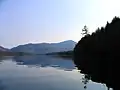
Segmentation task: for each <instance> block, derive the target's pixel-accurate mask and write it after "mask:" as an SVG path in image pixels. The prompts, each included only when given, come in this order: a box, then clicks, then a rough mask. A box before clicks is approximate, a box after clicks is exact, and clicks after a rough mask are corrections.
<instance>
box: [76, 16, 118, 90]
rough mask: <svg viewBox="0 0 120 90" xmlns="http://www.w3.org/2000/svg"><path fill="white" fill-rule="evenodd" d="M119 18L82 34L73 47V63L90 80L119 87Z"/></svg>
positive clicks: (115, 87) (114, 87) (115, 89)
mask: <svg viewBox="0 0 120 90" xmlns="http://www.w3.org/2000/svg"><path fill="white" fill-rule="evenodd" d="M119 60H120V18H119V17H114V18H113V20H112V22H111V23H108V22H107V24H106V26H105V27H101V28H98V29H97V30H96V32H94V33H92V34H91V35H86V36H84V37H83V38H82V39H81V40H80V41H79V42H78V43H77V44H76V46H75V48H74V63H75V64H76V66H77V67H78V69H80V70H81V73H84V74H87V75H89V77H90V78H91V80H92V81H95V82H99V83H105V84H106V85H107V86H108V87H111V88H113V89H114V90H117V89H118V88H119V86H118V84H119V83H118V82H117V81H119V72H120V70H119V68H120V65H119Z"/></svg>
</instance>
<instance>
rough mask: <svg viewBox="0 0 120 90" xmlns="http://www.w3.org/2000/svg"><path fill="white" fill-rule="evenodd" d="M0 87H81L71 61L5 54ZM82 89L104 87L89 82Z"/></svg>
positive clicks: (64, 89) (31, 89)
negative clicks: (7, 56)
mask: <svg viewBox="0 0 120 90" xmlns="http://www.w3.org/2000/svg"><path fill="white" fill-rule="evenodd" d="M0 90H85V89H84V84H83V83H82V75H81V74H80V73H79V72H78V71H77V70H76V69H75V67H74V64H73V62H72V60H70V59H63V58H56V57H48V56H22V57H11V58H10V57H9V58H2V59H1V60H0ZM86 90H106V87H105V85H102V84H98V83H94V82H89V83H88V84H87V89H86Z"/></svg>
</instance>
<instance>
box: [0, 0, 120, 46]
mask: <svg viewBox="0 0 120 90" xmlns="http://www.w3.org/2000/svg"><path fill="white" fill-rule="evenodd" d="M0 1H1V0H0ZM119 3H120V1H119V0H2V1H1V2H0V45H1V46H4V47H8V48H10V47H13V46H16V45H19V44H25V43H41V42H59V41H64V40H74V41H78V40H80V38H81V30H82V28H83V27H84V25H87V26H88V28H89V31H90V32H93V31H95V30H96V29H97V28H98V27H101V26H105V24H106V22H107V21H109V22H111V20H112V18H113V17H114V16H120V5H119Z"/></svg>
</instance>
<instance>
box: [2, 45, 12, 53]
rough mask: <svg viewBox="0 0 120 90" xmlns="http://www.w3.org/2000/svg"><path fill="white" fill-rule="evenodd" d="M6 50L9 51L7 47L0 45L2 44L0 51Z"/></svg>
mask: <svg viewBox="0 0 120 90" xmlns="http://www.w3.org/2000/svg"><path fill="white" fill-rule="evenodd" d="M6 51H10V50H9V49H7V48H4V47H2V46H0V52H6Z"/></svg>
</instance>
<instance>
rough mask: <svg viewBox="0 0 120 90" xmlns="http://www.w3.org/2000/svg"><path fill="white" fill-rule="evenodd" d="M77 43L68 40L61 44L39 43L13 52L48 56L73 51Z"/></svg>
mask: <svg viewBox="0 0 120 90" xmlns="http://www.w3.org/2000/svg"><path fill="white" fill-rule="evenodd" d="M75 45H76V42H74V41H72V40H67V41H63V42H59V43H39V44H32V43H30V44H25V45H19V46H17V47H14V48H12V49H11V50H10V51H12V52H25V53H34V54H46V53H52V52H63V51H70V50H73V48H74V47H75Z"/></svg>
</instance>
